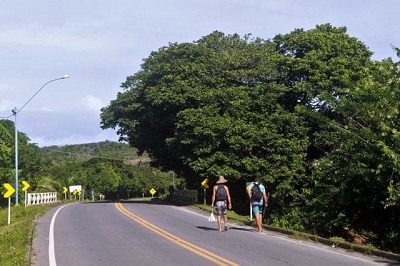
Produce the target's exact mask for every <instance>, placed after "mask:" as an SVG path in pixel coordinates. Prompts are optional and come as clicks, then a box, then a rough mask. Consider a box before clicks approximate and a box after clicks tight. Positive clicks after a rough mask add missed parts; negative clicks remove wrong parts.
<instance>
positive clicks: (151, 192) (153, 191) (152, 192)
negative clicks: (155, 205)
mask: <svg viewBox="0 0 400 266" xmlns="http://www.w3.org/2000/svg"><path fill="white" fill-rule="evenodd" d="M149 192H150V194H151V195H152V196H153V195H154V193H156V192H157V191H156V190H155V189H154V188H152V189H150V191H149Z"/></svg>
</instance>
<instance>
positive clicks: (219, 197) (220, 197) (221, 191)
mask: <svg viewBox="0 0 400 266" xmlns="http://www.w3.org/2000/svg"><path fill="white" fill-rule="evenodd" d="M215 200H216V201H224V200H226V190H225V186H224V185H218V188H217V194H216V196H215Z"/></svg>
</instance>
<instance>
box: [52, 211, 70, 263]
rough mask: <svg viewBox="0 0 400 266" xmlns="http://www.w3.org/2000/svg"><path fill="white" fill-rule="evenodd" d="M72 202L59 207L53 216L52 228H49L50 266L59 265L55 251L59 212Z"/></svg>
mask: <svg viewBox="0 0 400 266" xmlns="http://www.w3.org/2000/svg"><path fill="white" fill-rule="evenodd" d="M70 204H73V203H70ZM70 204H67V205H63V206H61V207H60V208H58V210H57V211H56V212H55V213H54V214H53V217H52V218H51V223H50V229H49V265H50V266H57V263H56V254H55V252H54V223H55V221H56V217H57V214H58V212H59V211H60V210H61V209H62V208H64V207H66V206H68V205H70Z"/></svg>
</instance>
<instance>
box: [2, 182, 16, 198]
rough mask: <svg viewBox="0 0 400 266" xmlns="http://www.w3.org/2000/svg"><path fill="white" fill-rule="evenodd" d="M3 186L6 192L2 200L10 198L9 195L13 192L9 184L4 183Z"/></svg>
mask: <svg viewBox="0 0 400 266" xmlns="http://www.w3.org/2000/svg"><path fill="white" fill-rule="evenodd" d="M3 186H4V187H5V189H7V192H6V193H5V194H4V198H9V197H11V195H12V194H14V192H15V189H14V188H13V186H11V185H10V184H9V183H4V184H3Z"/></svg>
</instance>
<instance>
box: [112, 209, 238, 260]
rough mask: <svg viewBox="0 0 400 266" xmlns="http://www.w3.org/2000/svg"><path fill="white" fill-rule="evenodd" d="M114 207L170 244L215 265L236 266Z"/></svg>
mask: <svg viewBox="0 0 400 266" xmlns="http://www.w3.org/2000/svg"><path fill="white" fill-rule="evenodd" d="M115 207H116V208H117V209H118V210H119V211H120V212H121V213H123V214H125V215H126V216H128V217H130V218H131V219H133V220H135V221H136V222H138V223H139V224H141V225H143V226H144V227H146V228H148V229H150V230H152V231H153V232H155V233H157V234H158V235H160V236H162V237H164V238H166V239H168V240H170V241H171V242H173V243H175V244H177V245H179V246H181V247H183V248H185V249H187V250H189V251H191V252H193V253H195V254H197V255H199V256H201V257H203V258H205V259H207V260H210V261H212V262H214V263H215V264H217V265H238V264H237V263H234V262H233V261H230V260H228V259H226V258H224V257H221V256H218V255H217V254H215V253H212V252H211V251H208V250H205V249H203V248H201V247H199V246H196V245H194V244H192V243H190V242H188V241H185V240H183V239H182V238H179V237H177V236H175V235H173V234H171V233H168V232H167V231H164V230H162V229H161V228H159V227H157V226H155V225H154V224H151V223H149V222H148V221H146V220H144V219H142V218H140V217H139V216H137V215H135V214H133V213H131V212H129V211H128V210H127V209H125V207H124V206H123V205H122V204H121V203H120V202H118V203H115Z"/></svg>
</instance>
